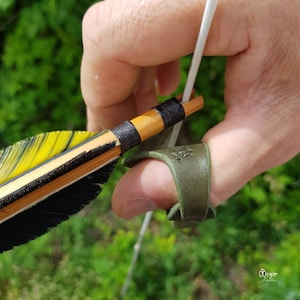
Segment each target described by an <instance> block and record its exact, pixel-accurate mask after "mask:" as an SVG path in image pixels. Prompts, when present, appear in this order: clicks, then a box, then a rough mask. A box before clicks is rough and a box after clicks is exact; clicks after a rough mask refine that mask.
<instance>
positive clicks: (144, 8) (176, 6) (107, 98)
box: [81, 0, 249, 129]
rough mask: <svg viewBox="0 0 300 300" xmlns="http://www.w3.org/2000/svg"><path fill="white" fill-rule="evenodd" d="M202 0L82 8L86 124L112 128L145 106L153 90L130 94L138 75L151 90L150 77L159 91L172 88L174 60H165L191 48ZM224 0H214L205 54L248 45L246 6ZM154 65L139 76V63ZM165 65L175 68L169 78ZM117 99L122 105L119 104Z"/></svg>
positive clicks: (152, 98) (112, 3) (175, 77)
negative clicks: (216, 3)
mask: <svg viewBox="0 0 300 300" xmlns="http://www.w3.org/2000/svg"><path fill="white" fill-rule="evenodd" d="M204 2H205V1H196V0H194V1H184V2H182V1H180V0H175V1H172V5H170V3H169V2H167V1H160V0H154V1H139V0H132V1H122V0H114V1H111V0H107V1H103V2H100V3H97V4H95V5H94V6H92V7H91V8H90V9H89V10H88V11H87V13H86V15H85V17H84V19H83V49H84V51H83V58H82V66H81V87H82V94H83V97H84V99H85V102H86V104H87V106H88V107H89V113H88V116H90V115H93V117H91V118H90V119H89V126H90V128H98V129H101V128H106V127H112V126H115V125H116V124H118V123H120V122H121V121H123V120H124V119H129V118H131V117H133V115H135V114H136V113H139V112H140V110H141V109H142V110H147V109H148V108H149V107H147V105H148V104H149V103H154V101H156V95H155V93H154V92H151V93H148V94H147V95H145V94H143V95H142V96H141V94H140V95H135V94H134V91H137V90H139V85H144V80H145V81H147V89H148V90H152V91H155V88H156V87H155V82H157V83H156V85H157V88H158V90H159V91H161V92H162V93H167V92H170V91H171V90H173V89H174V87H175V86H176V83H177V82H178V76H179V73H178V71H177V66H176V64H175V63H170V64H167V63H169V62H171V61H176V60H177V59H178V58H180V57H182V56H184V55H186V54H188V53H191V52H192V51H193V48H194V45H195V41H196V38H197V34H198V30H199V24H200V21H201V14H202V12H203V7H204ZM230 2H232V3H228V1H220V3H219V7H218V9H217V12H216V15H217V16H216V18H215V21H214V22H213V27H212V31H211V34H210V36H209V39H208V43H207V47H206V54H208V55H217V54H220V55H232V54H235V53H238V52H241V51H243V50H244V49H245V47H247V46H248V40H247V38H248V36H247V30H246V29H245V23H246V20H245V10H247V9H248V8H247V6H249V5H248V4H243V5H241V4H239V3H236V2H237V1H230ZM237 12H238V13H237ZM166 64H167V65H166ZM158 65H161V66H160V67H158V69H157V76H158V78H157V80H156V79H155V78H154V79H153V77H152V81H150V80H149V78H147V77H143V79H142V78H141V77H140V75H141V68H146V67H150V68H151V67H153V66H158ZM171 69H174V70H175V72H174V73H173V78H172V73H171V72H170V70H171ZM171 78H172V79H171ZM150 83H151V86H150ZM139 96H141V97H140V98H139ZM123 101H125V102H126V105H120V103H121V102H123ZM137 103H138V104H137ZM125 107H126V109H124V108H125Z"/></svg>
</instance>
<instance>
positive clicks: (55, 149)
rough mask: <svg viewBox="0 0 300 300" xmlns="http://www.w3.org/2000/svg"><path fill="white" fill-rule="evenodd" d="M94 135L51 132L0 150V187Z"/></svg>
mask: <svg viewBox="0 0 300 300" xmlns="http://www.w3.org/2000/svg"><path fill="white" fill-rule="evenodd" d="M94 135H95V133H93V132H88V131H70V130H64V131H53V132H47V133H41V134H38V135H36V136H32V137H30V138H27V139H24V140H22V141H19V142H17V143H15V144H13V145H11V146H8V147H7V148H4V149H3V150H0V186H1V184H4V183H5V182H7V181H9V180H10V179H12V178H15V177H16V176H18V175H20V174H23V173H25V172H27V171H28V170H30V169H32V168H34V167H36V166H38V165H40V164H41V163H43V162H45V161H47V160H49V159H51V158H52V157H54V156H56V155H58V154H60V153H62V152H63V151H65V150H67V149H69V148H72V147H74V146H76V145H78V144H80V143H81V142H83V141H85V140H86V139H88V138H90V137H92V136H94Z"/></svg>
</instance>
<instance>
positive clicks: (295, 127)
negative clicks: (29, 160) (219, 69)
mask: <svg viewBox="0 0 300 300" xmlns="http://www.w3.org/2000/svg"><path fill="white" fill-rule="evenodd" d="M204 3H205V1H201V0H197V1H196V0H192V1H181V0H173V1H172V5H170V2H169V1H161V0H151V1H149V0H144V1H142V0H128V1H123V0H106V1H104V2H100V3H97V4H95V5H94V6H92V7H91V8H90V9H89V10H88V11H87V12H86V14H85V16H84V19H83V47H84V52H83V58H82V68H81V87H82V93H83V97H84V100H85V102H86V105H87V116H88V129H89V130H93V131H95V130H97V131H98V130H102V129H104V128H109V127H112V126H115V125H117V124H119V123H120V122H121V121H123V120H125V119H129V118H132V117H134V116H136V115H137V114H140V113H142V112H144V111H146V110H148V109H149V108H150V107H151V106H153V105H155V103H156V102H157V100H156V99H157V94H164V95H168V94H170V93H171V92H172V91H173V90H174V89H175V88H176V86H177V84H178V81H179V76H180V69H179V63H178V59H179V58H180V57H182V56H184V55H187V54H189V53H191V52H193V49H194V46H195V41H196V38H197V34H198V29H199V24H200V22H201V14H202V13H203V9H204ZM299 11H300V2H299V1H297V0H289V1H285V2H282V0H264V1H261V0H251V1H250V0H249V1H239V0H220V1H219V4H218V7H217V11H216V15H215V18H214V21H213V24H212V28H211V31H210V34H209V37H208V41H207V44H206V48H205V55H207V56H212V55H214V56H215V55H217V56H226V57H228V62H227V66H226V70H225V83H226V84H225V90H224V101H225V104H226V108H227V112H226V115H225V116H224V120H223V121H222V122H221V123H219V124H218V125H216V126H215V127H213V128H212V129H210V130H209V131H208V132H207V133H206V135H205V136H204V138H203V141H204V142H206V143H208V145H209V148H210V151H211V174H212V175H211V202H212V203H213V205H215V206H217V205H218V204H220V203H222V202H224V201H225V200H226V199H228V198H229V197H230V196H232V195H233V194H235V193H236V192H237V191H238V190H239V189H240V188H241V187H242V186H243V185H245V184H246V183H247V182H248V181H249V180H251V179H252V178H253V177H255V176H256V175H258V174H260V173H261V172H263V171H265V170H267V169H270V168H272V167H275V166H277V165H280V164H283V163H285V162H287V161H288V160H290V159H291V158H292V157H294V156H295V155H297V154H298V153H299V150H300V138H299V135H300V134H299V132H300V118H299V116H300V101H299V96H300V82H299V77H300V74H299V73H300V71H299V70H300V53H299V46H298V41H299V40H300V14H299ZM153 174H155V176H153ZM176 201H177V196H176V191H175V186H174V183H173V180H172V176H171V173H170V171H169V170H168V168H167V167H166V166H165V165H164V164H163V163H161V162H159V161H156V160H145V161H143V162H141V163H139V164H138V165H136V166H135V167H133V168H132V169H130V170H129V171H128V172H127V173H126V174H125V175H124V176H123V178H122V179H121V180H120V181H119V183H118V184H117V186H116V188H115V191H114V194H113V199H112V202H113V209H114V210H115V212H116V213H117V214H118V215H119V216H121V217H123V218H131V217H134V216H136V215H138V214H141V213H144V212H146V211H148V210H152V209H155V208H161V209H167V208H169V207H171V206H172V205H173V204H174V203H175V202H176Z"/></svg>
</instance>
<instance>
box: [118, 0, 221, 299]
mask: <svg viewBox="0 0 300 300" xmlns="http://www.w3.org/2000/svg"><path fill="white" fill-rule="evenodd" d="M217 4H218V0H207V2H206V4H205V8H204V12H203V17H202V21H201V25H200V29H199V32H198V38H197V42H196V46H195V50H194V54H193V57H192V61H191V65H190V69H189V72H188V76H187V80H186V84H185V87H184V91H183V95H182V103H185V102H187V101H189V100H190V99H191V96H192V93H193V88H194V84H195V80H196V77H197V73H198V70H199V68H200V64H201V61H202V57H203V51H204V47H205V44H206V41H207V37H208V33H209V30H210V27H211V23H212V20H213V17H214V14H215V11H216V8H217ZM182 123H183V121H181V122H179V123H177V124H175V125H174V126H173V129H172V132H171V133H170V136H169V138H168V141H167V146H168V147H173V146H175V145H176V142H177V139H178V135H179V132H180V130H181V127H182ZM152 215H153V211H149V212H147V213H146V214H145V217H144V220H143V223H142V226H141V229H140V232H139V236H138V239H137V242H136V244H135V245H134V250H133V256H132V259H131V263H130V266H129V270H128V273H127V276H126V279H125V282H124V284H123V286H122V290H121V294H120V297H121V299H125V297H126V294H127V291H128V288H129V285H130V282H131V280H132V276H133V272H134V268H135V266H136V263H137V260H138V257H139V254H140V251H141V247H142V242H143V238H144V235H145V233H146V231H147V229H148V227H149V224H150V221H151V218H152Z"/></svg>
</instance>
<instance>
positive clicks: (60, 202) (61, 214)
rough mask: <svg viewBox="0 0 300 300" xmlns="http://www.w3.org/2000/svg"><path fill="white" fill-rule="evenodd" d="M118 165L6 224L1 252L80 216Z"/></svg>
mask: <svg viewBox="0 0 300 300" xmlns="http://www.w3.org/2000/svg"><path fill="white" fill-rule="evenodd" d="M116 162H117V161H114V162H111V163H109V164H108V165H106V166H104V167H102V168H101V169H100V170H98V171H96V172H94V173H92V174H90V175H89V176H87V177H84V178H82V179H80V180H79V181H77V182H75V183H73V184H72V185H70V186H68V187H66V188H64V189H63V190H61V191H59V192H57V193H55V194H53V195H52V196H50V197H48V198H47V199H45V200H44V201H42V202H40V203H38V204H36V205H35V206H33V207H31V208H29V209H27V210H25V211H23V212H21V213H20V214H18V215H16V216H14V217H13V218H11V219H9V220H7V221H5V222H3V223H2V224H1V226H0V237H1V238H0V252H4V251H7V250H10V249H12V248H13V247H15V246H18V245H21V244H24V243H27V242H28V241H30V240H33V239H35V238H37V237H39V236H41V235H43V234H45V233H46V232H48V231H49V229H50V228H53V227H55V226H57V225H58V224H60V223H61V222H62V221H65V220H67V219H69V217H70V216H71V215H74V214H76V213H78V212H79V211H80V210H81V209H82V208H84V206H86V205H87V204H89V203H90V202H91V201H92V200H93V199H95V198H96V197H97V195H98V194H99V193H100V192H101V184H103V183H105V182H106V181H107V180H108V178H109V176H110V174H111V172H112V171H113V169H114V167H115V164H116Z"/></svg>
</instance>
